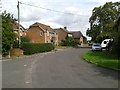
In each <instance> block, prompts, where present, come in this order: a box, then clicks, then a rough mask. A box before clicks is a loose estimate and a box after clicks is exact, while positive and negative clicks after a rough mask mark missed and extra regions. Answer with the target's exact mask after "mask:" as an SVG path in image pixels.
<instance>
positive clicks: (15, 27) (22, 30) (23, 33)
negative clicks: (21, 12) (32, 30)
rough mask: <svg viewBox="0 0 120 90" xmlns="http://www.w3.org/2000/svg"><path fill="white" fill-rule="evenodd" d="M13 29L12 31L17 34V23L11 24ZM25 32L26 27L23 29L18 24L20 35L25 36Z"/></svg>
mask: <svg viewBox="0 0 120 90" xmlns="http://www.w3.org/2000/svg"><path fill="white" fill-rule="evenodd" d="M13 29H14V33H16V34H17V35H18V34H19V27H18V23H15V24H13ZM26 32H27V29H25V28H24V27H23V26H22V25H20V36H21V37H22V36H26Z"/></svg>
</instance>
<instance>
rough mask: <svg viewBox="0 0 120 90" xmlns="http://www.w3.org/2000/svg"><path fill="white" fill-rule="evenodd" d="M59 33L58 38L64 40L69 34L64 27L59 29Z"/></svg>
mask: <svg viewBox="0 0 120 90" xmlns="http://www.w3.org/2000/svg"><path fill="white" fill-rule="evenodd" d="M57 34H58V40H59V41H61V40H64V39H65V38H66V36H67V34H68V33H67V32H65V31H63V30H62V29H59V30H57Z"/></svg>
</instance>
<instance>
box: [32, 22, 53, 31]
mask: <svg viewBox="0 0 120 90" xmlns="http://www.w3.org/2000/svg"><path fill="white" fill-rule="evenodd" d="M32 26H39V27H40V28H42V29H43V30H45V31H50V32H54V30H53V29H52V28H51V27H50V26H48V25H45V24H42V23H39V22H36V23H34V24H32V25H31V26H30V27H32Z"/></svg>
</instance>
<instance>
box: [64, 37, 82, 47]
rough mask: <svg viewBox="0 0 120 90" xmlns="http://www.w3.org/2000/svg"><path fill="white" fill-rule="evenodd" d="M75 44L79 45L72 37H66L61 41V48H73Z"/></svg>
mask: <svg viewBox="0 0 120 90" xmlns="http://www.w3.org/2000/svg"><path fill="white" fill-rule="evenodd" d="M77 44H80V42H79V41H77V40H75V39H74V38H73V37H66V39H65V40H63V44H62V45H63V46H75V45H77Z"/></svg>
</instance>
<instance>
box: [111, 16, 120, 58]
mask: <svg viewBox="0 0 120 90" xmlns="http://www.w3.org/2000/svg"><path fill="white" fill-rule="evenodd" d="M114 28H115V29H116V33H115V35H114V41H113V44H112V51H113V53H115V54H116V55H117V56H118V59H120V53H119V52H120V17H119V19H118V20H117V21H116V24H115V26H114Z"/></svg>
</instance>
